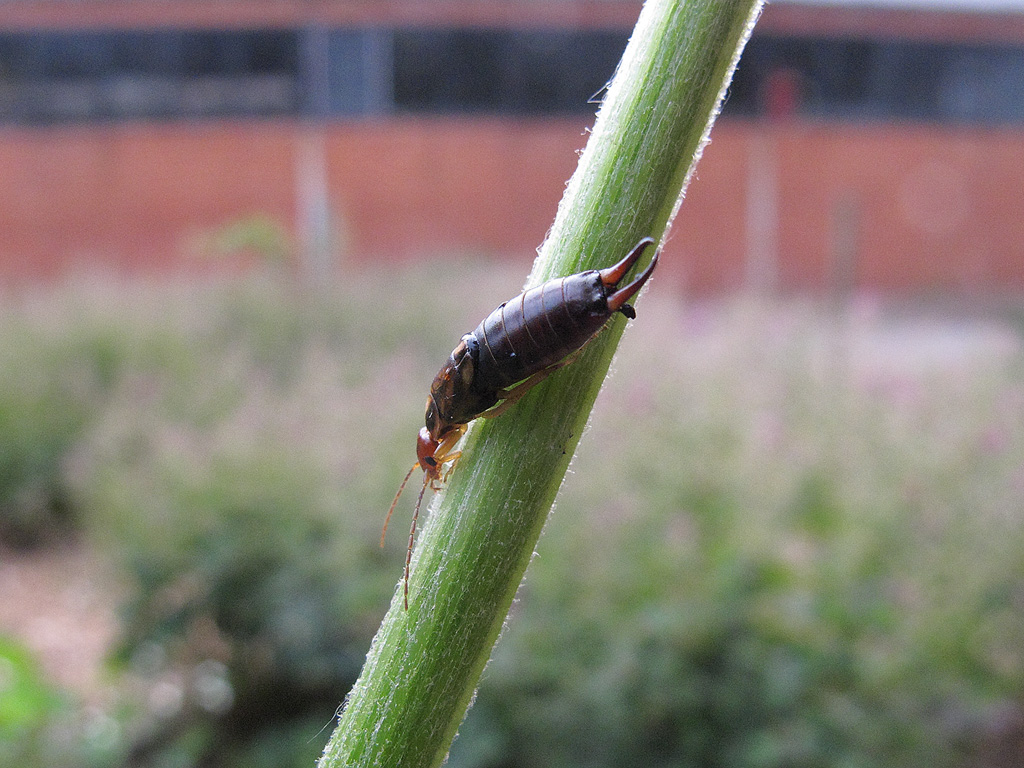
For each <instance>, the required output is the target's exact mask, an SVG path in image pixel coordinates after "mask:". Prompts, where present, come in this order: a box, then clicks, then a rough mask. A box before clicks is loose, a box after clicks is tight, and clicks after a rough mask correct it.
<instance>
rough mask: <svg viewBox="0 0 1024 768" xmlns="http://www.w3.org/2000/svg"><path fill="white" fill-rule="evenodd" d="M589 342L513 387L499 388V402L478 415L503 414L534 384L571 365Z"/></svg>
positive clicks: (485, 416)
mask: <svg viewBox="0 0 1024 768" xmlns="http://www.w3.org/2000/svg"><path fill="white" fill-rule="evenodd" d="M589 343H590V339H587V343H586V344H584V345H583V347H580V348H579V349H577V350H576V351H575V352H573V353H572V354H571V355H569V356H568V357H567V358H565V359H564V360H559V361H558V362H557V363H555V364H554V365H549V366H548V367H547V368H544V369H543V370H540V371H537V372H536V373H535V374H533V375H532V376H530V377H529V378H528V379H523V380H522V381H521V382H519V383H518V384H516V385H515V386H514V387H509V388H508V389H502V390H499V395H500V396H501V402H500V403H498V404H497V405H496V406H494V407H493V408H490V409H489V410H486V411H484V412H483V413H481V414H480V417H481V418H484V419H493V418H495V417H497V416H501V414H503V413H504V412H505V411H507V410H508V409H509V408H511V407H512V406H513V405H515V404H516V403H518V402H519V400H520V399H521V398H522V396H523V395H525V394H526V393H527V392H529V391H530V390H531V389H533V388H534V387H535V386H537V385H538V384H540V383H541V382H542V381H544V379H546V378H547V377H548V376H550V375H551V374H552V373H554V372H555V371H557V370H558V369H559V368H564V367H565V366H567V365H571V364H572V363H573V362H575V360H576V358H578V357H579V356H580V353H581V352H582V351H583V348H584V347H586V345H587V344H589Z"/></svg>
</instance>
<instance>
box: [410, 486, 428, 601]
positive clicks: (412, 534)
mask: <svg viewBox="0 0 1024 768" xmlns="http://www.w3.org/2000/svg"><path fill="white" fill-rule="evenodd" d="M410 474H411V473H410ZM429 479H430V478H429V476H428V475H427V474H426V473H424V474H423V487H422V488H420V495H419V498H418V499H416V509H415V511H414V512H413V513H412V527H411V528H410V529H409V551H408V552H406V553H405V610H407V611H408V610H409V566H410V565H411V564H412V543H413V540H414V539H415V538H416V521H417V520H418V519H419V516H420V504H422V503H423V494H424V493H426V492H427V481H428V480H429Z"/></svg>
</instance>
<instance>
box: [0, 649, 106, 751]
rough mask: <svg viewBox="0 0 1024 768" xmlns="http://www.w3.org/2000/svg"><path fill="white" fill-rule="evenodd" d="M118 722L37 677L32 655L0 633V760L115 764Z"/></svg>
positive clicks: (39, 675)
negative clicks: (83, 704)
mask: <svg viewBox="0 0 1024 768" xmlns="http://www.w3.org/2000/svg"><path fill="white" fill-rule="evenodd" d="M117 732H118V724H117V723H116V722H115V721H114V720H112V719H111V718H109V717H108V716H107V715H105V714H103V713H101V712H98V711H95V710H91V709H89V708H86V707H83V706H82V705H81V703H79V702H76V701H75V700H74V699H73V698H72V697H70V696H69V695H67V694H66V693H64V692H61V691H59V690H58V689H57V688H55V687H54V686H53V685H51V684H50V683H48V682H47V681H46V680H44V679H43V675H42V673H41V671H40V669H39V667H38V665H37V664H36V662H35V659H34V658H33V657H32V654H31V653H30V652H29V651H28V649H26V648H25V647H23V646H22V645H21V644H19V643H18V642H16V641H14V640H12V639H11V638H8V637H3V636H0V765H10V766H27V767H31V766H37V765H38V766H49V768H91V767H92V766H96V768H99V766H104V765H112V764H115V763H117V762H118V761H119V760H120V758H121V754H120V752H119V748H120V746H121V745H120V742H119V740H118V738H117V737H116V734H117Z"/></svg>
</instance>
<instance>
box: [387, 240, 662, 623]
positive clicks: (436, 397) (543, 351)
mask: <svg viewBox="0 0 1024 768" xmlns="http://www.w3.org/2000/svg"><path fill="white" fill-rule="evenodd" d="M653 244H654V240H653V238H650V237H645V238H643V239H642V240H641V241H640V242H639V243H637V244H636V246H635V247H634V248H633V250H632V251H630V252H629V253H628V254H627V255H626V257H625V258H624V259H622V261H620V262H619V263H618V264H615V265H614V266H611V267H608V268H607V269H601V270H596V269H591V270H588V271H586V272H579V273H577V274H575V275H569V276H568V277H559V278H555V279H554V280H549V281H548V282H546V283H543V284H542V285H539V286H537V287H536V288H531V289H529V290H527V291H524V292H523V293H521V294H519V295H518V296H516V297H515V298H514V299H511V300H510V301H506V302H505V303H504V304H501V305H500V306H499V307H497V308H496V309H495V310H494V311H493V312H491V313H490V314H489V315H487V317H485V318H484V320H483V322H481V323H480V325H478V326H477V327H476V328H475V329H474V330H473V331H472V332H470V333H467V334H466V335H465V336H463V337H462V339H461V341H459V344H458V346H457V347H455V349H454V350H452V353H451V355H449V356H448V361H447V362H446V363H445V364H444V366H443V367H442V368H441V370H440V371H439V372H438V374H437V376H435V377H434V382H433V384H431V386H430V396H429V397H428V398H427V409H426V419H425V420H426V425H425V426H424V427H423V428H422V429H420V431H419V435H418V436H417V438H416V463H414V464H413V465H412V467H410V469H409V471H408V472H407V473H406V475H405V479H404V480H402V484H401V485H400V486H399V488H398V493H396V494H395V498H394V501H392V502H391V507H390V508H389V509H388V514H387V517H386V518H385V520H384V530H383V531H381V535H380V543H381V546H383V545H384V536H385V534H386V533H387V530H388V523H389V522H390V521H391V513H392V512H394V511H395V506H396V505H397V504H398V499H399V497H400V496H401V495H402V491H403V490H405V486H406V483H408V482H409V478H410V477H411V476H412V473H413V472H414V471H415V470H416V468H417V467H419V468H420V469H422V470H423V487H422V488H421V489H420V494H419V498H417V500H416V508H415V511H414V512H413V515H412V526H411V528H410V530H409V548H408V552H407V553H406V557H405V572H404V574H403V582H404V604H405V609H406V610H408V609H409V568H410V566H411V563H412V545H413V540H414V539H415V537H416V521H417V520H418V519H419V515H420V504H421V503H422V502H423V495H424V494H425V493H426V490H427V485H430V488H431V490H434V491H439V490H441V486H442V484H443V483H444V482H445V481H447V479H448V476H449V475H450V474H451V472H452V469H454V467H455V463H456V462H457V461H458V459H459V456H460V455H461V453H460V452H459V451H456V450H454V448H455V445H456V443H458V442H459V440H460V439H461V438H462V435H463V434H464V433H465V431H466V428H467V427H468V425H469V422H471V421H473V420H474V419H476V418H480V417H483V418H485V419H491V418H494V417H496V416H500V415H501V414H503V413H504V412H505V411H506V410H508V409H509V408H510V407H511V406H512V405H514V404H515V403H516V402H517V401H518V400H519V399H520V398H521V397H522V396H523V395H525V394H526V393H527V392H528V391H529V390H530V389H532V388H533V387H535V386H536V385H537V384H539V383H540V382H541V381H543V380H544V379H546V378H547V377H548V376H550V375H551V374H552V373H553V372H554V371H556V370H558V369H559V368H561V367H563V366H566V365H568V364H569V363H571V362H572V361H573V360H575V359H576V357H577V355H578V353H579V352H580V351H581V350H582V349H583V347H584V346H585V345H586V344H587V342H589V341H590V340H591V339H592V338H594V336H596V335H597V334H598V333H599V332H600V331H601V329H602V328H604V326H605V324H606V323H607V322H608V319H609V318H610V317H611V316H612V315H614V314H615V313H616V312H621V313H622V314H623V315H625V316H626V317H628V318H630V319H633V318H635V317H636V312H635V311H634V310H633V307H632V306H631V305H629V304H628V303H627V302H628V301H629V299H631V298H632V297H633V296H634V295H635V294H636V293H637V291H639V290H640V289H641V288H643V286H644V283H646V282H647V280H648V278H650V276H651V273H652V272H654V267H655V266H656V265H657V263H658V254H657V253H655V255H654V258H653V259H651V263H650V264H649V265H648V266H647V268H646V269H645V270H644V271H643V272H642V273H641V274H640V275H639V276H638V277H637V278H636V279H635V280H634V281H633V282H631V283H629V285H626V286H624V287H622V288H618V284H619V283H620V282H622V279H623V278H624V277H625V276H626V273H627V272H629V270H630V269H631V268H632V267H633V265H634V264H636V262H637V260H638V259H639V258H640V256H641V255H642V254H643V252H644V251H645V250H646V249H647V247H648V246H650V245H653ZM446 466H447V469H445V467H446Z"/></svg>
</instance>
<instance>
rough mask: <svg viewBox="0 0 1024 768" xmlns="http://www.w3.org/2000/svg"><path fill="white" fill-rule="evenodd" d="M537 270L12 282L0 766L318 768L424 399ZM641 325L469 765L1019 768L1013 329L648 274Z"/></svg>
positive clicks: (1016, 359) (539, 563)
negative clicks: (62, 616)
mask: <svg viewBox="0 0 1024 768" xmlns="http://www.w3.org/2000/svg"><path fill="white" fill-rule="evenodd" d="M522 272H523V273H525V269H523V270H522ZM453 276H457V279H456V281H455V283H456V284H458V285H464V286H474V290H473V291H470V292H467V294H468V295H466V296H463V295H462V293H459V295H457V296H452V294H451V285H452V284H453V282H452V278H453ZM520 281H521V275H520V274H519V273H518V272H513V271H510V270H508V269H504V268H502V269H495V268H494V266H493V264H484V263H483V262H480V261H474V260H471V259H463V260H453V261H447V262H445V263H437V264H427V265H423V264H419V265H416V266H415V267H413V266H409V267H405V268H402V267H387V268H383V269H380V268H378V269H376V270H374V271H372V272H371V271H369V270H360V269H358V268H350V269H346V271H345V279H344V280H343V281H339V284H338V285H336V286H318V287H316V288H313V287H310V286H308V285H303V284H301V283H300V282H297V281H295V280H293V279H292V278H290V277H289V276H288V275H287V273H285V272H282V271H280V270H276V269H274V268H271V267H266V268H263V269H255V270H251V271H248V272H246V273H244V274H242V275H234V276H226V277H225V276H222V277H215V278H213V279H210V278H205V279H203V280H184V279H181V280H166V279H164V280H161V281H158V282H149V281H146V280H144V279H142V278H135V279H131V280H111V279H109V277H106V278H104V279H102V280H100V279H96V280H89V279H84V278H82V277H81V276H79V278H78V279H76V280H75V281H69V282H67V283H65V284H62V285H56V286H51V287H49V288H39V289H33V290H31V291H24V292H22V293H20V294H17V295H14V294H12V295H11V296H10V297H9V300H8V301H7V302H6V306H5V308H4V310H3V311H2V313H0V359H2V361H3V362H2V365H0V377H2V378H3V384H2V386H0V455H2V461H0V467H2V476H0V530H2V539H0V541H2V549H0V583H2V584H3V585H4V589H5V593H6V594H5V603H6V605H5V606H4V607H3V608H2V609H0V610H2V611H3V616H4V618H5V624H7V625H9V626H13V627H16V628H17V627H22V628H23V629H25V628H26V627H27V628H28V629H25V631H22V632H18V631H13V632H10V633H9V636H7V637H4V638H2V639H0V764H3V765H12V766H13V765H18V766H25V767H26V768H32V767H33V766H40V767H41V766H47V768H53V767H54V766H69V767H70V766H154V767H155V766H161V767H163V766H182V767H183V768H184V767H186V766H216V767H217V768H220V767H223V768H228V767H230V766H243V765H244V766H248V767H251V766H275V767H278V768H279V767H280V766H309V765H311V764H312V763H313V761H314V759H315V758H316V757H317V755H318V754H319V752H320V750H321V748H322V746H323V744H324V742H325V741H326V739H327V736H328V732H329V730H330V728H331V720H332V717H333V715H334V713H335V711H336V709H337V708H338V706H339V705H340V704H341V702H342V700H343V698H344V695H345V692H346V691H347V689H348V687H349V686H350V685H351V684H352V682H353V681H354V680H355V677H356V675H357V673H358V671H359V668H360V666H361V663H362V660H363V657H364V654H365V652H366V650H367V648H368V646H369V642H370V639H371V637H372V635H373V632H374V631H375V629H376V627H377V624H378V622H379V620H380V618H381V616H382V615H383V612H384V610H385V608H386V605H387V602H388V600H389V599H390V596H391V593H392V590H393V589H394V586H395V584H396V582H397V581H398V579H399V577H400V575H401V564H402V562H403V549H404V545H405V541H404V536H402V535H401V534H400V533H396V534H393V535H392V537H391V538H390V539H389V540H388V542H387V546H386V547H385V548H384V549H383V550H381V549H380V548H378V545H377V539H378V535H379V530H380V525H381V523H382V522H383V514H384V512H385V511H386V509H387V505H388V503H389V502H390V499H391V495H392V494H393V493H394V490H395V488H396V486H397V483H398V481H399V480H400V478H401V475H402V473H403V472H404V470H405V469H406V468H407V467H408V464H409V463H410V462H411V460H412V458H413V454H412V448H413V439H414V435H415V431H416V429H417V428H418V426H419V424H420V420H421V418H422V403H423V399H424V397H425V392H426V387H427V385H428V383H429V378H430V376H432V375H433V373H434V372H435V370H436V369H437V367H438V366H439V364H440V361H442V360H443V359H444V356H445V355H446V354H447V352H448V351H449V348H450V347H451V345H452V340H453V339H457V338H458V336H459V334H460V333H462V332H464V331H465V330H466V329H467V328H469V327H471V326H472V325H473V324H475V322H476V321H477V320H478V319H479V316H481V315H482V314H483V313H484V312H486V311H488V310H489V309H490V308H491V307H492V305H493V304H494V303H495V299H496V298H499V297H504V296H506V295H512V294H514V293H515V292H516V291H517V290H518V288H519V285H520ZM439 296H452V299H451V301H447V300H446V301H444V302H438V301H437V300H436V297H439ZM639 315H640V317H639V319H638V320H637V321H636V322H635V323H634V325H633V327H632V329H631V330H630V331H629V332H628V334H627V336H626V338H625V341H624V344H623V349H622V353H621V354H620V356H619V357H618V358H617V359H616V362H615V364H614V366H613V370H614V371H615V372H614V374H613V376H612V377H611V379H610V381H609V383H608V385H607V386H606V388H605V391H604V392H603V393H602V395H601V397H600V398H599V400H598V406H597V409H596V411H595V414H594V418H593V420H592V424H591V427H590V429H589V431H588V434H587V435H586V436H585V437H584V440H583V442H582V444H581V451H580V455H579V456H578V457H577V459H576V461H575V463H574V464H573V472H572V473H571V474H570V476H569V477H568V479H567V481H566V483H565V487H564V489H563V493H562V494H561V496H560V499H559V502H558V505H557V509H556V511H555V514H554V515H553V517H552V520H551V522H550V524H549V526H548V530H547V531H546V533H545V535H544V536H543V537H542V539H541V544H540V548H539V553H538V557H537V558H536V560H535V562H534V563H533V564H532V565H531V567H530V570H529V572H528V576H527V580H526V582H525V585H524V588H523V589H522V590H521V593H520V596H519V600H518V601H517V603H516V605H515V607H514V610H513V616H512V619H511V621H510V624H509V626H508V628H507V629H506V631H505V633H504V637H503V639H502V641H501V643H499V645H498V648H497V651H496V655H495V657H494V659H493V661H492V663H491V664H490V665H489V667H488V669H487V671H486V672H485V675H484V679H483V684H482V687H481V689H480V692H479V696H478V698H477V702H476V704H475V706H474V707H473V709H472V710H471V711H470V714H469V716H468V718H467V720H466V722H465V723H464V724H463V727H462V729H461V731H462V733H461V735H460V737H459V738H458V739H457V740H456V743H455V746H454V748H453V751H452V754H451V757H450V761H449V765H452V766H457V767H458V768H468V767H470V766H473V767H474V768H514V767H516V768H518V767H523V768H526V767H532V766H567V767H570V766H571V767H575V766H581V767H582V766H630V765H637V766H641V765H642V766H730V768H747V767H749V768H755V767H756V768H762V767H763V768H769V767H777V768H782V767H783V766H787V767H789V766H842V767H843V768H847V767H849V768H859V767H861V766H863V767H865V768H871V767H874V766H878V767H879V768H880V767H881V766H892V765H900V766H944V765H948V766H989V765H992V766H996V765H1016V764H1018V763H1017V761H1016V760H1017V758H1016V757H1013V756H1015V755H1019V750H1020V748H1021V746H1022V745H1024V739H1022V733H1024V710H1022V705H1024V699H1022V693H1024V658H1022V648H1024V611H1022V600H1024V589H1022V575H1024V574H1022V569H1024V519H1022V516H1021V514H1020V513H1021V505H1020V498H1021V496H1022V493H1024V385H1022V381H1024V378H1022V372H1024V351H1022V338H1021V331H1022V326H1021V324H1020V321H1019V318H1020V314H1019V312H1017V313H1016V314H1014V312H1013V311H1008V310H1005V309H1004V310H999V311H997V310H993V311H991V312H987V313H981V312H975V313H973V314H972V315H971V316H964V315H963V314H960V315H959V316H952V315H950V314H948V313H945V314H944V313H939V312H937V311H935V310H934V309H930V310H919V311H914V310H912V309H910V308H908V307H907V306H906V305H904V306H903V307H901V308H894V307H888V306H885V305H882V304H878V303H873V302H871V301H870V300H867V299H862V300H858V301H854V302H850V303H849V304H844V305H843V306H841V307H840V306H838V305H835V304H829V303H825V302H812V301H801V300H781V299H779V300H766V299H756V298H751V297H746V298H733V299H728V300H720V301H701V302H687V303H683V302H681V301H679V300H678V299H677V298H676V297H675V296H673V295H672V293H671V290H670V288H669V287H668V285H667V284H666V285H665V287H664V288H662V286H659V285H657V281H656V284H655V287H654V289H653V290H652V291H650V292H649V294H648V295H647V296H646V297H645V300H644V301H643V302H642V304H641V307H640V312H639ZM407 511H408V510H407V504H403V505H402V506H401V507H400V508H399V513H398V514H399V515H402V514H404V513H406V512H407ZM403 527H404V526H403V525H402V524H399V526H398V528H397V529H396V530H400V529H401V528H403ZM47 552H49V553H54V552H56V553H58V554H59V557H58V558H56V559H55V560H52V561H51V566H52V567H53V568H54V569H56V570H57V571H58V572H59V573H60V575H61V576H62V577H63V578H65V579H66V578H70V577H72V576H75V577H79V578H86V579H87V580H88V581H89V582H90V583H92V584H94V588H93V592H91V593H89V594H91V595H92V596H91V597H90V598H89V600H91V601H92V602H88V601H87V600H86V599H85V598H84V597H82V595H81V594H80V593H75V595H77V597H75V596H74V595H73V596H72V597H71V598H68V600H70V601H71V602H74V603H81V605H79V606H78V607H79V608H83V606H85V607H84V609H83V614H84V615H86V616H88V617H92V618H96V617H104V616H106V617H107V619H106V622H105V624H104V626H105V627H106V630H105V633H104V634H103V642H102V643H100V650H101V652H100V653H98V654H96V658H94V659H92V660H91V661H89V662H88V663H90V664H92V666H94V667H96V669H94V670H92V672H91V676H86V677H85V678H84V679H86V681H87V682H86V683H84V684H83V683H81V682H74V681H70V682H69V680H70V679H71V678H69V677H67V675H65V676H63V677H62V675H61V674H56V675H54V674H52V671H53V670H57V671H58V672H59V671H63V672H65V673H66V672H67V671H68V668H69V667H73V666H75V665H76V664H83V663H86V662H84V661H83V660H82V659H81V658H79V657H77V656H75V655H74V654H73V653H71V652H69V651H67V650H66V649H67V648H69V647H70V648H74V647H75V643H76V641H79V642H84V641H85V635H86V634H87V628H86V627H84V626H83V625H82V624H81V623H80V622H77V621H74V620H67V621H64V622H63V623H62V622H60V621H59V620H58V618H59V616H58V617H50V623H49V624H47V625H46V626H47V628H48V631H49V632H50V633H51V634H56V635H58V636H60V638H62V639H63V643H64V644H63V645H60V646H59V648H64V649H65V650H63V651H60V650H58V651H56V652H52V651H51V652H47V651H46V650H45V643H40V642H39V620H40V614H45V613H46V607H45V606H44V605H38V606H36V605H28V606H21V611H22V612H23V613H24V612H27V613H29V614H31V615H32V617H33V619H34V621H35V624H33V623H32V622H31V621H29V620H28V619H25V618H24V617H22V619H21V620H19V619H18V616H19V606H18V605H17V604H16V603H17V599H16V598H17V597H18V596H19V595H21V596H22V599H23V600H24V599H26V598H25V596H26V595H31V594H32V593H31V592H30V591H26V589H24V587H25V586H26V582H25V579H26V578H27V577H26V576H25V573H26V569H30V568H31V564H32V563H33V562H36V561H38V560H39V559H40V557H41V554H43V553H47ZM44 559H45V558H44ZM66 569H74V570H75V571H76V572H75V573H74V574H71V573H67V572H65V571H66ZM19 574H20V576H19ZM19 578H20V582H19ZM19 584H20V588H19V589H14V587H18V586H19ZM12 585H13V586H12ZM32 627H35V629H34V630H32V631H29V629H31V628H32ZM55 647H58V646H57V645H56V644H55ZM40 649H42V650H40ZM100 659H102V660H103V661H102V666H97V664H98V663H99V660H100ZM48 669H49V670H50V672H51V673H47V670H48ZM62 679H63V680H64V682H54V681H55V680H58V681H59V680H62ZM1004 753H1005V754H1008V755H1010V756H1011V757H1005V756H1004Z"/></svg>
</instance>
